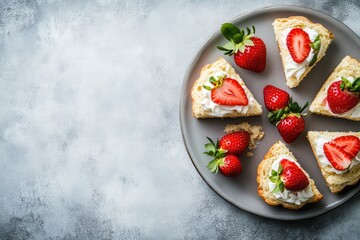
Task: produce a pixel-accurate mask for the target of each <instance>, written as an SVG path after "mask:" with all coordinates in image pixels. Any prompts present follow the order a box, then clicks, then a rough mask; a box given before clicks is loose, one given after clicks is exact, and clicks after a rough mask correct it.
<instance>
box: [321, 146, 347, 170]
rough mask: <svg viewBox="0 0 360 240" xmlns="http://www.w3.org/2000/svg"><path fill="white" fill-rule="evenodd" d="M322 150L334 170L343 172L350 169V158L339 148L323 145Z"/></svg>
mask: <svg viewBox="0 0 360 240" xmlns="http://www.w3.org/2000/svg"><path fill="white" fill-rule="evenodd" d="M323 150H324V153H325V156H326V158H327V159H328V160H329V162H330V163H331V165H332V166H333V167H334V168H335V169H336V170H339V171H343V170H346V169H347V168H349V167H350V164H351V159H352V158H351V157H350V156H349V154H347V153H346V152H345V151H344V150H343V149H342V148H340V147H339V146H337V145H335V144H334V143H325V144H324V146H323Z"/></svg>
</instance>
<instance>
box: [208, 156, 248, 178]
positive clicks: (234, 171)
mask: <svg viewBox="0 0 360 240" xmlns="http://www.w3.org/2000/svg"><path fill="white" fill-rule="evenodd" d="M208 168H209V169H210V172H215V173H217V172H218V171H219V170H220V172H221V174H223V175H224V176H226V177H235V176H238V175H239V174H240V173H241V171H242V165H241V162H240V160H239V159H238V157H236V156H235V155H231V154H230V155H226V156H225V157H223V158H218V159H216V158H215V159H214V160H212V161H211V162H209V164H208Z"/></svg>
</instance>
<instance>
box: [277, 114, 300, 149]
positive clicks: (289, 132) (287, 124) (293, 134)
mask: <svg viewBox="0 0 360 240" xmlns="http://www.w3.org/2000/svg"><path fill="white" fill-rule="evenodd" d="M276 127H277V129H278V131H279V133H280V136H281V137H282V138H283V139H284V141H285V142H286V143H292V142H294V141H295V140H296V139H297V138H298V137H299V135H300V134H301V133H302V132H303V131H304V128H305V121H304V119H303V118H302V116H301V115H300V114H289V115H288V116H286V117H285V118H284V119H281V120H280V121H279V122H278V124H277V125H276Z"/></svg>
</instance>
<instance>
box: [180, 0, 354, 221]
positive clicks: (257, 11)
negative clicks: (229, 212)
mask: <svg viewBox="0 0 360 240" xmlns="http://www.w3.org/2000/svg"><path fill="white" fill-rule="evenodd" d="M275 11H298V12H304V13H308V14H310V15H318V16H319V17H320V18H325V19H327V20H329V21H331V22H332V23H335V24H337V25H340V26H342V27H344V28H346V30H347V31H348V32H349V33H350V34H352V35H354V37H356V38H355V39H356V41H357V42H358V43H359V46H360V38H359V36H358V35H357V34H356V33H355V32H354V31H353V30H352V29H351V28H350V27H348V26H347V25H345V24H344V23H343V22H341V21H339V20H337V19H336V18H334V17H332V16H330V15H328V14H326V13H324V12H322V11H320V10H315V9H312V8H308V7H303V6H299V5H277V6H265V7H261V8H256V9H254V10H248V11H246V12H244V13H242V14H240V15H238V16H236V17H234V18H232V19H230V20H229V21H228V22H231V23H233V22H235V21H242V20H244V19H247V18H250V17H253V16H256V15H258V14H260V13H264V12H265V13H269V12H270V13H271V12H275ZM219 34H220V31H219V30H217V31H214V32H213V33H212V34H210V37H209V38H208V39H207V40H206V42H205V43H204V44H203V45H202V47H201V48H200V49H199V50H198V51H197V52H196V54H195V56H194V57H193V59H192V60H191V62H190V64H189V66H188V67H187V69H186V72H185V75H184V78H183V82H182V87H181V92H180V94H181V95H180V101H179V105H180V106H179V120H180V130H181V136H182V140H183V143H184V145H185V149H186V152H187V154H188V156H189V158H190V160H191V162H192V164H193V165H194V167H195V169H196V171H197V172H198V174H199V175H200V176H201V178H202V179H203V180H204V182H205V183H206V184H207V185H208V186H209V187H210V189H212V190H213V191H214V192H215V193H216V194H217V195H219V196H220V197H221V198H222V199H224V200H225V201H226V202H228V203H230V204H232V205H233V206H235V207H237V208H239V209H241V210H243V211H246V212H248V213H251V214H253V215H256V216H260V217H263V218H267V219H275V220H281V221H296V220H304V219H310V218H315V217H319V216H321V215H324V214H326V213H328V212H330V211H332V210H334V209H336V208H338V207H340V206H342V205H343V204H345V203H346V202H348V201H349V200H350V199H351V198H353V197H354V196H356V195H359V193H360V189H359V190H358V191H354V192H351V193H349V194H347V195H346V196H345V197H343V198H342V199H341V200H339V201H336V202H334V203H331V204H329V205H326V206H325V207H324V208H323V209H322V211H315V212H310V213H307V214H303V215H299V216H296V215H295V216H292V215H289V216H285V217H284V216H276V215H273V216H269V215H266V214H262V213H258V212H254V211H252V210H251V209H248V208H244V207H242V206H240V205H238V204H237V203H236V201H234V200H233V199H231V198H229V197H228V196H226V194H224V193H222V191H219V189H215V188H214V187H213V186H212V184H211V183H210V181H208V180H206V178H205V177H204V176H203V175H202V174H201V173H200V170H199V169H198V167H197V166H196V164H195V162H194V159H193V157H192V156H191V154H190V150H189V146H188V145H187V142H186V136H185V134H184V128H185V126H184V124H185V123H184V122H185V117H184V115H185V114H182V112H184V111H185V109H184V108H185V100H186V96H187V94H185V91H186V89H185V88H186V86H187V81H188V79H189V77H190V74H191V69H192V68H193V66H194V64H195V63H196V62H197V61H198V60H199V58H200V56H201V53H202V52H203V51H204V49H206V48H207V47H208V46H209V45H210V43H211V42H212V41H213V40H214V39H215V38H216V37H217V36H218V35H219ZM332 205H335V206H332Z"/></svg>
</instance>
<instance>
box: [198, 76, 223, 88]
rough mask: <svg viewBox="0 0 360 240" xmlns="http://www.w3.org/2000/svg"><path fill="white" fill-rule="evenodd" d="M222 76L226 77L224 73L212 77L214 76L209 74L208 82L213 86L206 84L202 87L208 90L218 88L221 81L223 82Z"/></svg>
mask: <svg viewBox="0 0 360 240" xmlns="http://www.w3.org/2000/svg"><path fill="white" fill-rule="evenodd" d="M224 78H226V75H222V76H218V77H214V76H211V77H210V78H209V82H210V83H211V84H212V85H213V86H214V87H209V86H207V85H203V88H205V89H206V90H209V91H211V90H212V89H214V88H218V87H220V86H221V85H222V84H223V82H224Z"/></svg>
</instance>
